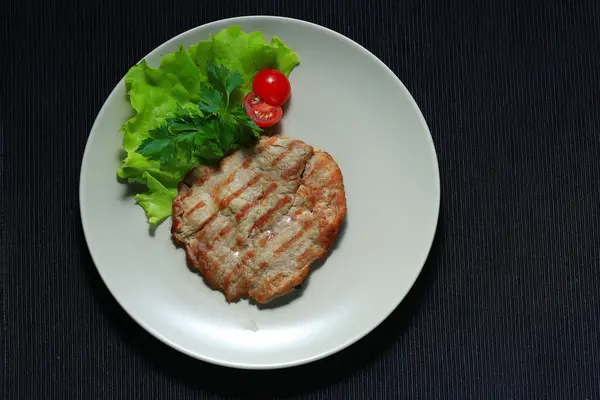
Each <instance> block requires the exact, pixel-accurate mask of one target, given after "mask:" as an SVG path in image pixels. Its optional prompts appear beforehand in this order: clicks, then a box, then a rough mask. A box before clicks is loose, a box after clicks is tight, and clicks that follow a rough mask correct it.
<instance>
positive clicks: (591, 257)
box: [0, 0, 600, 400]
mask: <svg viewBox="0 0 600 400" xmlns="http://www.w3.org/2000/svg"><path fill="white" fill-rule="evenodd" d="M1 3H2V4H0V10H1V11H0V16H1V21H2V23H1V24H0V31H1V39H0V41H1V42H0V43H1V50H2V52H1V54H2V58H1V59H0V80H1V85H2V86H1V88H0V89H1V90H0V94H1V98H0V110H1V112H2V114H1V120H0V135H1V137H2V140H1V147H0V157H1V160H2V162H1V169H0V182H1V192H0V201H1V203H0V235H1V236H0V246H1V249H2V251H1V253H0V256H1V258H0V265H1V274H0V279H1V280H2V285H1V289H2V292H1V299H2V321H1V324H2V330H1V331H0V338H1V339H0V346H1V350H2V351H1V354H2V361H1V362H0V381H1V383H2V386H1V390H2V392H1V395H0V398H9V399H34V398H36V399H37V398H40V399H91V398H94V399H119V398H140V399H142V398H143V399H158V398H160V399H175V398H177V399H213V398H221V397H228V398H233V397H237V396H246V397H248V396H250V395H252V394H253V395H254V396H256V397H261V398H266V397H267V396H272V397H279V396H293V397H294V398H310V399H375V398H377V399H398V398H402V399H582V400H583V399H600V349H599V346H600V334H599V328H600V325H599V323H600V318H599V314H600V291H599V287H600V239H599V238H600V212H599V210H600V191H599V188H598V184H599V183H600V173H599V172H600V129H599V127H600V94H599V89H600V19H599V15H600V13H599V11H600V5H599V2H598V1H596V0H590V1H577V2H575V1H560V2H559V1H501V0H499V1H493V0H487V1H472V2H469V1H431V0H405V1H395V0H377V1H361V0H302V1H284V0H270V1H265V0H254V1H200V0H189V1H174V2H167V1H166V0H160V1H159V0H136V1H119V0H102V1H89V2H83V1H81V2H75V1H62V2H57V1H53V0H50V1H40V2H30V1H15V0H5V1H3V2H1ZM249 14H275V15H284V16H289V17H295V18H300V19H304V20H308V21H312V22H316V23H318V24H321V25H324V26H326V27H329V28H332V29H334V30H336V31H338V32H340V33H342V34H344V35H347V36H348V37H350V38H352V39H354V40H355V41H357V42H358V43H360V44H362V45H363V46H365V47H366V48H367V49H369V50H370V51H372V52H373V53H374V54H375V55H376V56H378V57H379V58H381V60H383V61H384V62H385V63H386V64H387V65H389V66H390V67H391V69H392V70H393V71H394V72H395V73H396V74H397V75H398V76H399V77H400V79H401V80H402V81H403V82H404V83H405V85H406V86H407V87H408V89H409V90H410V92H411V93H412V95H413V96H414V98H415V100H416V101H417V103H418V104H419V106H420V108H421V110H422V112H423V114H424V116H425V118H426V120H427V122H428V124H429V127H430V129H431V133H432V136H433V140H434V142H435V146H436V149H437V152H438V157H439V163H440V174H441V185H442V201H441V214H440V223H439V227H438V232H437V235H436V239H435V242H434V245H433V249H432V251H431V255H430V257H429V259H428V261H427V264H426V266H425V268H424V271H423V273H422V275H421V277H420V278H419V280H418V281H417V284H416V285H415V287H414V288H413V290H412V291H411V292H410V294H409V295H408V297H407V298H406V299H405V301H404V302H403V303H402V304H401V305H400V306H399V308H398V309H397V310H396V311H395V312H394V313H393V314H392V316H391V317H390V318H389V319H388V320H386V321H385V323H383V324H382V325H381V326H380V327H378V328H377V329H376V330H375V331H374V332H373V333H371V334H370V335H368V336H367V337H366V338H365V339H363V340H361V341H360V342H359V343H357V344H356V345H354V346H352V347H350V348H349V349H347V350H345V351H343V352H341V353H338V354H337V355H335V356H332V357H330V358H328V359H326V360H323V361H320V362H316V363H314V364H311V365H307V366H303V367H299V368H294V369H289V370H282V371H267V372H261V371H254V372H248V371H238V370H232V369H226V368H221V367H216V366H212V365H208V364H204V363H201V362H199V361H196V360H193V359H190V358H188V357H186V356H183V355H181V354H179V353H177V352H176V351H174V350H171V349H170V348H168V347H167V346H166V345H163V344H162V343H160V342H158V341H157V340H155V339H154V338H152V337H151V336H150V335H149V334H147V333H146V332H145V331H144V330H143V329H141V328H140V327H139V326H137V325H136V324H135V323H134V322H133V321H132V320H131V319H130V318H129V317H128V316H127V315H126V314H125V312H124V311H123V310H122V309H121V308H120V306H119V305H118V304H117V303H116V301H115V300H114V299H113V297H112V296H111V295H110V294H109V292H108V291H107V289H106V287H105V286H104V284H103V282H102V281H101V279H100V277H99V275H98V273H97V272H96V269H95V267H94V265H93V263H92V261H91V259H90V256H89V253H88V251H87V248H86V244H85V241H84V238H83V235H82V230H81V222H80V218H79V208H78V207H79V204H78V179H79V169H80V162H81V157H82V153H83V149H84V146H85V143H86V139H87V136H88V134H89V131H90V128H91V126H92V123H93V122H94V118H95V116H96V114H97V112H98V111H99V109H100V107H101V105H102V103H103V102H104V100H105V98H106V96H107V95H108V94H109V92H110V91H111V90H112V88H113V87H114V85H115V84H116V83H117V82H118V81H119V79H120V78H121V77H122V76H123V75H124V73H125V72H126V71H127V69H128V68H129V67H130V66H131V65H133V64H134V63H135V62H137V61H138V60H139V59H140V58H142V57H143V56H144V55H145V54H146V53H148V52H149V51H151V50H152V49H153V48H154V47H156V46H158V45H159V44H161V43H163V42H164V41H166V40H168V39H169V38H171V37H173V36H174V35H176V34H178V33H181V32H183V31H185V30H187V29H189V28H193V27H196V26H198V25H201V24H203V23H206V22H209V21H212V20H216V19H221V18H225V17H231V16H238V15H249ZM357 105H358V106H359V103H357ZM99 190H101V188H99Z"/></svg>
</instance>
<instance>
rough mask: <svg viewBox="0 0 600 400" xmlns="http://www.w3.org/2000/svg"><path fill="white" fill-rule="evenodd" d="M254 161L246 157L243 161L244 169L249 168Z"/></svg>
mask: <svg viewBox="0 0 600 400" xmlns="http://www.w3.org/2000/svg"><path fill="white" fill-rule="evenodd" d="M251 162H252V159H250V158H246V159H245V160H244V162H243V163H242V168H244V169H248V167H249V166H250V163H251Z"/></svg>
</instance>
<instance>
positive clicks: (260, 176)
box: [221, 174, 263, 209]
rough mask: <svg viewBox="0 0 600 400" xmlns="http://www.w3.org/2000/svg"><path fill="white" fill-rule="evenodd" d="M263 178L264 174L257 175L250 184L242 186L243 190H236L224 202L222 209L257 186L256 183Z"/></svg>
mask: <svg viewBox="0 0 600 400" xmlns="http://www.w3.org/2000/svg"><path fill="white" fill-rule="evenodd" d="M262 177H263V174H258V175H256V176H255V177H254V178H252V179H251V180H250V181H249V182H248V183H246V184H245V185H244V186H242V187H241V188H239V189H238V190H236V191H235V192H233V193H232V194H230V195H229V197H227V198H226V199H225V201H223V203H222V204H221V209H223V208H225V207H227V206H228V205H229V203H231V202H232V200H233V199H235V198H236V197H238V196H239V195H240V194H242V193H243V192H244V191H245V190H246V189H248V188H250V187H252V186H254V185H256V183H257V182H258V181H259V180H260V179H261V178H262Z"/></svg>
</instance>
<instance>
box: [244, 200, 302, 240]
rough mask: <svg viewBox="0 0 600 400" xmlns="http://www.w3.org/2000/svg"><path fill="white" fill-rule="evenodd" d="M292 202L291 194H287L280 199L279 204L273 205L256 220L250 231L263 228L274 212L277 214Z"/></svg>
mask: <svg viewBox="0 0 600 400" xmlns="http://www.w3.org/2000/svg"><path fill="white" fill-rule="evenodd" d="M291 202H292V198H291V197H290V196H285V197H282V198H281V199H279V201H278V202H277V204H275V205H274V206H273V207H271V208H270V209H269V210H268V211H267V212H266V213H265V214H264V215H262V216H261V217H260V218H259V219H257V220H256V222H255V223H254V226H252V229H250V232H252V231H253V230H255V229H261V228H262V227H263V226H265V225H266V223H267V222H269V220H270V219H271V217H272V216H273V214H275V213H276V212H277V211H279V210H280V209H282V208H283V207H285V206H286V205H288V204H290V203H291Z"/></svg>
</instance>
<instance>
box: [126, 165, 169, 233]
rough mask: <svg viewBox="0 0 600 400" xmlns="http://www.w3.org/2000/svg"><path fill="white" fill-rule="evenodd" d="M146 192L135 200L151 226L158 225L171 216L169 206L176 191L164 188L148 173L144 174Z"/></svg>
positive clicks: (138, 195)
mask: <svg viewBox="0 0 600 400" xmlns="http://www.w3.org/2000/svg"><path fill="white" fill-rule="evenodd" d="M144 177H145V178H146V183H147V185H148V192H146V193H140V194H137V195H136V196H135V200H136V201H137V202H138V204H139V205H141V206H142V207H143V208H144V211H146V216H147V217H148V221H149V222H150V223H151V224H158V223H160V222H161V221H163V220H164V219H165V218H167V217H168V216H169V215H171V204H172V203H173V199H174V198H175V196H176V195H177V189H175V188H166V187H165V186H164V185H162V184H161V183H160V182H159V181H158V180H156V179H154V177H153V176H152V175H150V174H149V173H147V172H146V173H144Z"/></svg>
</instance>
